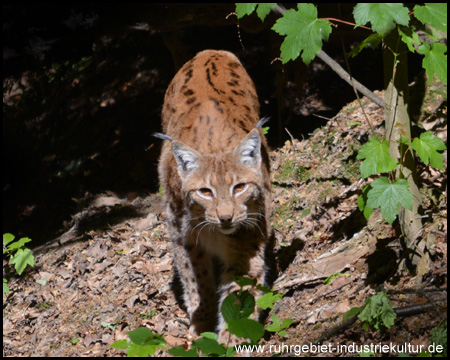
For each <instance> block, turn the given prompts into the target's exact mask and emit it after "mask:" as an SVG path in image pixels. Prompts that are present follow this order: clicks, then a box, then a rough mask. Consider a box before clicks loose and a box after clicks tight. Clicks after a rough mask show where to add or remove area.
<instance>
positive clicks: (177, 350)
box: [168, 346, 199, 357]
mask: <svg viewBox="0 0 450 360" xmlns="http://www.w3.org/2000/svg"><path fill="white" fill-rule="evenodd" d="M168 351H169V354H170V355H172V356H181V357H199V355H198V352H197V350H195V349H190V350H186V349H185V348H184V347H182V346H175V347H174V348H172V349H169V350H168Z"/></svg>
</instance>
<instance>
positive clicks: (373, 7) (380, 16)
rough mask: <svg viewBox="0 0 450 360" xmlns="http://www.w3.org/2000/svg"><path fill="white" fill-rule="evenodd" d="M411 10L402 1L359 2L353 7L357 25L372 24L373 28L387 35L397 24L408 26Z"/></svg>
mask: <svg viewBox="0 0 450 360" xmlns="http://www.w3.org/2000/svg"><path fill="white" fill-rule="evenodd" d="M408 13H409V10H408V8H406V7H404V6H403V5H402V4H400V3H359V4H357V5H356V6H355V7H354V9H353V16H354V17H355V22H356V26H361V25H365V24H367V23H368V22H370V23H371V24H372V30H373V31H375V32H377V33H378V34H380V35H382V36H385V35H387V34H388V33H389V32H390V31H392V30H393V29H394V28H395V24H396V23H397V24H399V25H404V26H408V24H409V15H408Z"/></svg>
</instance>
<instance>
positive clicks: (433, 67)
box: [417, 42, 447, 84]
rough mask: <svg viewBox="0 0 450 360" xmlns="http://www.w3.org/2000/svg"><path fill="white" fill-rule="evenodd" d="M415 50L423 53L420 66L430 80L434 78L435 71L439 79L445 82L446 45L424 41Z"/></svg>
mask: <svg viewBox="0 0 450 360" xmlns="http://www.w3.org/2000/svg"><path fill="white" fill-rule="evenodd" d="M417 51H418V52H419V53H420V54H423V55H425V57H424V58H423V62H422V66H423V68H424V69H425V71H426V72H427V75H428V77H429V78H430V80H432V79H433V78H434V74H435V73H436V76H437V77H438V78H439V80H441V81H442V82H443V83H444V84H447V56H446V55H445V53H446V52H447V46H445V45H444V44H441V43H432V44H431V45H430V44H428V43H427V42H424V43H422V45H420V46H419V49H417Z"/></svg>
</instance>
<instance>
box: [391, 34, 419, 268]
mask: <svg viewBox="0 0 450 360" xmlns="http://www.w3.org/2000/svg"><path fill="white" fill-rule="evenodd" d="M407 52H408V49H407V48H406V45H405V44H404V43H403V42H402V41H401V40H400V37H399V35H398V32H397V30H394V31H392V32H391V33H390V34H389V35H388V36H387V37H386V38H385V39H384V43H383V66H384V79H385V81H384V83H385V95H384V101H385V114H386V139H387V140H388V141H389V153H390V155H391V156H392V157H393V158H394V159H397V161H398V162H399V163H400V164H401V165H400V166H399V167H397V170H396V173H395V178H396V179H400V178H403V179H406V180H407V181H408V183H409V184H410V187H409V191H411V193H412V194H413V197H414V201H413V209H412V211H410V210H408V209H405V208H403V207H402V208H401V210H400V213H399V222H400V227H401V230H402V233H403V235H404V236H405V238H406V239H407V244H406V246H407V247H408V248H409V249H410V250H411V251H412V252H411V253H410V254H409V255H408V259H407V260H409V262H410V264H412V265H413V266H417V265H418V263H419V260H420V259H421V258H422V256H423V255H424V248H425V242H424V241H421V237H422V222H421V220H420V219H419V218H418V216H419V213H420V210H421V202H422V200H421V195H420V192H419V181H418V177H417V172H416V164H415V160H414V156H413V153H412V152H411V151H408V152H407V153H406V154H405V151H406V150H407V149H406V148H400V145H399V143H398V140H400V138H401V137H405V138H407V139H411V122H410V119H409V114H408V101H409V92H408V62H407ZM395 54H398V55H397V56H395ZM423 261H426V259H425V258H424V259H423Z"/></svg>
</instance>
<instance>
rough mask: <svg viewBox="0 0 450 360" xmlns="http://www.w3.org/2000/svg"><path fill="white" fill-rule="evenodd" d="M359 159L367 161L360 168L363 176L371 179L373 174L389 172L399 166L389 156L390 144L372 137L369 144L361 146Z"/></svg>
mask: <svg viewBox="0 0 450 360" xmlns="http://www.w3.org/2000/svg"><path fill="white" fill-rule="evenodd" d="M357 158H358V159H366V160H364V162H363V163H362V164H361V166H360V170H361V176H362V177H363V178H366V177H369V176H370V175H373V174H378V173H384V172H389V171H391V170H393V169H395V167H396V166H397V162H396V161H395V159H394V158H392V157H391V156H390V155H389V143H388V142H387V140H383V141H380V140H379V139H378V138H376V137H373V136H371V137H370V138H369V142H368V143H366V144H364V145H363V146H361V149H359V152H358V156H357Z"/></svg>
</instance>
